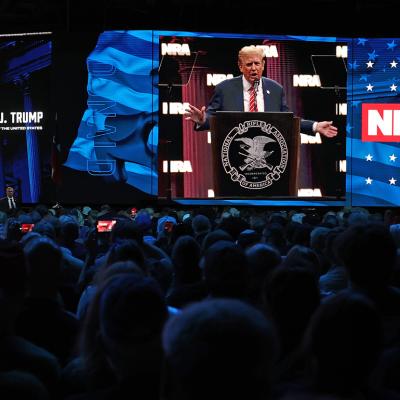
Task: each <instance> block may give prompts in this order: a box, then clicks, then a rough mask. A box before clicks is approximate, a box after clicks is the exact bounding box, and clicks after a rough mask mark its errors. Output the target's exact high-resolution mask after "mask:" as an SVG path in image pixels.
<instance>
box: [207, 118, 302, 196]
mask: <svg viewBox="0 0 400 400" xmlns="http://www.w3.org/2000/svg"><path fill="white" fill-rule="evenodd" d="M294 122H295V121H294V118H293V113H286V112H285V113H272V112H259V113H254V112H217V113H216V114H215V115H214V116H212V117H211V119H210V123H211V130H212V132H213V163H214V192H215V196H216V197H222V198H223V197H229V198H236V197H241V198H243V197H271V196H273V197H286V196H295V195H296V193H295V192H296V187H295V186H296V185H295V182H296V181H297V169H296V168H297V164H298V143H299V141H298V136H299V133H298V132H297V127H298V124H296V123H294ZM294 128H296V129H294Z"/></svg>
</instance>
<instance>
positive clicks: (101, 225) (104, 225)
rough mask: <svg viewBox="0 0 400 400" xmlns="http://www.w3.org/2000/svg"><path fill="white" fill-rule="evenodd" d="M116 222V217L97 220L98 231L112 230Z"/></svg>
mask: <svg viewBox="0 0 400 400" xmlns="http://www.w3.org/2000/svg"><path fill="white" fill-rule="evenodd" d="M116 222H117V221H116V220H115V219H111V220H100V221H97V232H111V230H112V228H113V226H114V225H115V224H116Z"/></svg>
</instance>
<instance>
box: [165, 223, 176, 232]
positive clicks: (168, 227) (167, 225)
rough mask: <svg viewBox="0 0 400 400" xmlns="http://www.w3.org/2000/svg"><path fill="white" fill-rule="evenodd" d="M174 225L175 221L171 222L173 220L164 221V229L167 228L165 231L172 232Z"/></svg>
mask: <svg viewBox="0 0 400 400" xmlns="http://www.w3.org/2000/svg"><path fill="white" fill-rule="evenodd" d="M173 226H174V223H173V222H171V221H166V222H165V223H164V230H165V232H168V233H171V232H172V228H173Z"/></svg>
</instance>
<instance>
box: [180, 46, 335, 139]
mask: <svg viewBox="0 0 400 400" xmlns="http://www.w3.org/2000/svg"><path fill="white" fill-rule="evenodd" d="M264 65H265V60H264V52H263V50H262V49H261V48H259V47H256V46H245V47H243V48H242V49H241V50H240V51H239V55H238V66H239V70H240V72H241V73H242V75H241V76H237V77H235V78H232V79H227V80H225V81H223V82H221V83H220V84H218V85H217V86H216V87H215V91H214V94H213V96H212V98H211V100H210V103H209V105H208V107H207V109H206V107H204V106H203V107H202V108H201V109H198V108H196V107H194V106H192V105H189V108H188V109H187V110H186V113H185V117H186V119H187V120H192V121H193V122H195V130H207V129H210V124H209V117H210V115H212V114H213V113H215V112H216V111H273V112H287V111H290V110H289V107H288V106H287V104H286V99H285V93H284V91H283V87H282V86H281V85H280V84H279V83H278V82H276V81H274V80H272V79H269V78H266V77H263V76H262V73H263V71H264ZM252 90H255V95H254V97H255V98H256V100H255V103H256V105H255V109H254V106H252V104H251V103H252V98H251V97H252V94H251V92H252ZM252 108H253V109H252ZM300 129H301V132H302V133H307V134H315V133H316V132H319V133H320V134H321V135H324V136H326V137H328V138H330V137H334V136H336V135H337V128H336V127H335V126H333V125H332V121H322V122H317V121H310V120H301V125H300Z"/></svg>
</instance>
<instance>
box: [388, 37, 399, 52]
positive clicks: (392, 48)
mask: <svg viewBox="0 0 400 400" xmlns="http://www.w3.org/2000/svg"><path fill="white" fill-rule="evenodd" d="M386 45H387V47H388V50H392V51H393V50H394V49H395V48H396V47H397V44H396V43H395V42H394V40H392V41H391V42H390V43H386Z"/></svg>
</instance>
